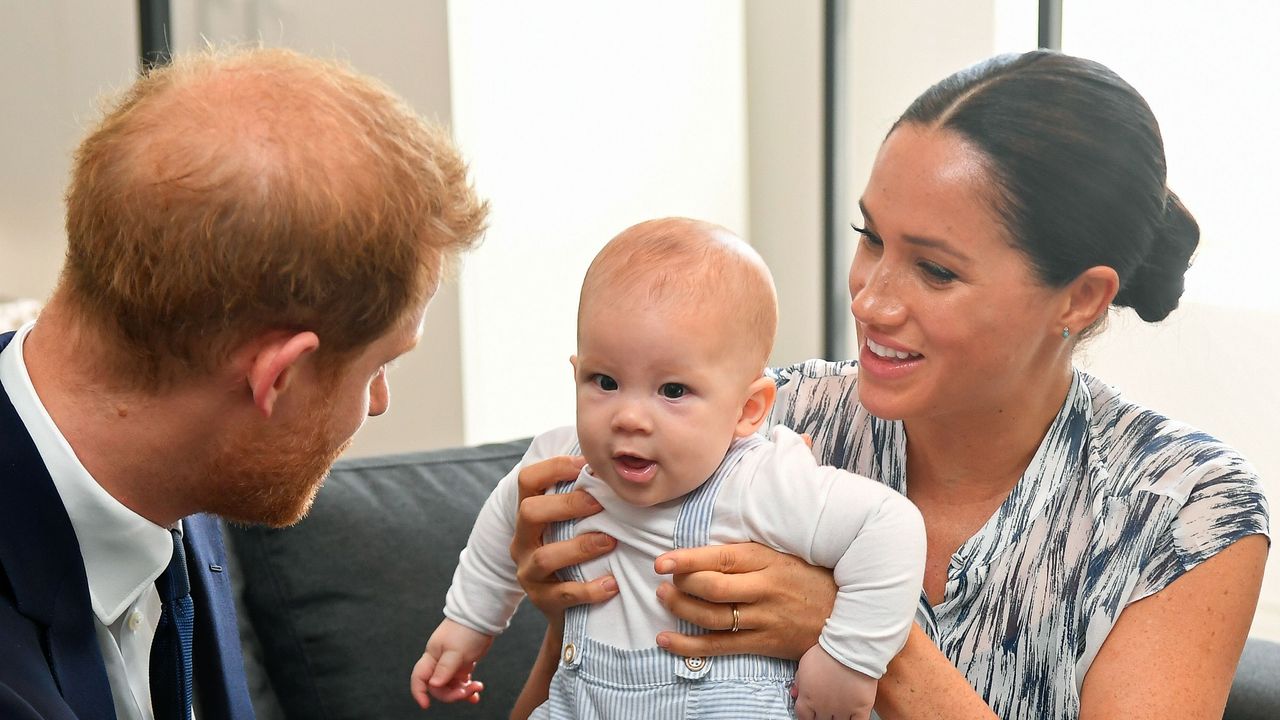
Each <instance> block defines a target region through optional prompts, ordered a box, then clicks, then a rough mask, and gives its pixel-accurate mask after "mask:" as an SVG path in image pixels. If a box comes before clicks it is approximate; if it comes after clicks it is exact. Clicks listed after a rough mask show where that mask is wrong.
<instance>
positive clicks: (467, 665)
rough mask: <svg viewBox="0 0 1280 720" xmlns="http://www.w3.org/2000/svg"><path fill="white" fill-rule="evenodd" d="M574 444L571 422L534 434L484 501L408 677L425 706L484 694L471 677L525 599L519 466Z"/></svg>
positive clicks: (415, 697) (412, 690)
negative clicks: (517, 558) (517, 557)
mask: <svg viewBox="0 0 1280 720" xmlns="http://www.w3.org/2000/svg"><path fill="white" fill-rule="evenodd" d="M573 442H574V433H573V428H561V429H559V430H553V431H551V432H548V433H544V434H542V435H539V436H538V437H536V438H534V439H533V442H532V444H530V446H529V450H528V451H527V452H526V453H525V455H524V457H523V458H521V460H520V464H519V465H517V466H516V467H515V468H514V469H512V470H511V472H509V473H507V475H506V476H505V477H503V478H502V479H501V480H499V481H498V485H497V487H496V488H494V490H493V492H492V493H491V494H490V495H489V498H488V499H487V500H485V503H484V506H483V507H482V508H481V509H480V515H479V516H478V517H477V518H476V522H475V524H474V525H473V526H472V528H471V535H470V537H469V538H468V539H467V546H466V547H465V548H463V550H462V554H461V555H460V556H459V558H458V567H457V569H455V570H454V573H453V582H452V584H450V586H449V592H448V594H447V595H446V596H445V609H444V613H445V617H446V619H445V620H444V622H442V623H440V625H439V627H437V628H436V630H435V632H434V633H432V635H431V638H430V639H429V640H428V641H427V648H426V651H425V652H424V653H423V655H422V657H421V658H420V659H419V660H418V662H417V664H415V665H414V667H413V672H412V674H411V676H410V681H409V685H410V691H411V692H412V693H413V697H414V699H415V700H416V701H417V702H418V704H419V705H421V706H422V707H423V708H425V707H427V705H428V704H429V702H430V700H429V696H430V697H435V698H436V699H438V700H442V701H444V702H456V701H458V700H463V699H466V700H469V701H470V702H477V701H478V700H479V695H477V693H478V692H479V690H480V688H481V687H482V686H481V685H480V683H477V682H474V681H472V680H471V671H472V670H473V669H474V668H475V664H476V662H477V661H479V660H480V658H481V657H483V656H484V653H485V652H487V651H488V649H489V645H490V644H491V643H492V642H493V638H494V636H496V635H498V634H499V633H501V632H502V631H503V630H505V629H506V628H507V625H508V623H510V622H511V617H512V616H513V615H514V614H515V611H516V607H517V606H518V605H519V604H520V600H521V599H523V597H524V592H523V591H522V590H521V589H520V584H519V582H517V580H516V568H515V563H514V562H513V561H512V559H511V551H510V546H511V539H512V535H513V533H514V532H515V519H516V512H517V507H516V506H517V503H518V502H519V497H520V489H519V476H520V470H521V468H523V467H525V466H526V465H529V464H532V463H535V462H539V461H541V460H545V459H546V458H548V457H552V456H554V455H557V454H560V453H563V452H565V450H567V449H568V448H569V447H571V446H572V444H573Z"/></svg>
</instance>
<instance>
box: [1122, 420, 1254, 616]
mask: <svg viewBox="0 0 1280 720" xmlns="http://www.w3.org/2000/svg"><path fill="white" fill-rule="evenodd" d="M1203 437H1205V439H1206V440H1207V441H1208V442H1206V444H1205V446H1204V448H1203V449H1202V451H1201V452H1199V453H1196V454H1195V456H1194V457H1193V458H1191V459H1189V460H1188V464H1190V463H1193V462H1194V465H1192V469H1191V470H1189V471H1187V472H1188V473H1189V474H1191V475H1193V476H1194V478H1193V480H1191V481H1190V482H1189V485H1190V492H1189V493H1188V494H1187V496H1186V502H1185V503H1183V505H1182V507H1181V508H1180V509H1179V510H1178V511H1177V513H1176V514H1175V515H1174V517H1173V519H1172V521H1171V523H1170V527H1169V531H1168V532H1165V533H1162V534H1161V535H1160V537H1159V540H1158V541H1157V543H1156V545H1155V547H1154V548H1153V551H1152V555H1151V558H1150V561H1149V562H1148V563H1147V565H1146V567H1145V568H1144V569H1143V572H1142V575H1141V576H1140V577H1139V579H1138V583H1137V585H1136V586H1135V587H1134V591H1133V594H1132V596H1131V597H1130V598H1129V602H1136V601H1138V600H1141V599H1143V598H1145V597H1148V596H1150V595H1153V594H1155V593H1158V592H1160V591H1161V590H1163V589H1165V588H1166V587H1168V586H1169V584H1170V583H1172V582H1173V581H1174V580H1177V579H1178V578H1180V577H1182V575H1183V574H1185V573H1186V572H1187V571H1188V570H1191V569H1192V568H1194V567H1196V566H1197V565H1199V564H1200V563H1202V562H1204V561H1205V560H1208V559H1209V558H1211V557H1213V556H1214V555H1216V554H1217V553H1219V552H1221V551H1222V550H1223V549H1224V548H1226V547H1227V546H1229V545H1231V544H1232V543H1234V542H1235V541H1237V540H1239V539H1241V538H1244V537H1247V536H1249V535H1265V536H1267V537H1268V538H1270V521H1269V510H1268V506H1267V499H1266V496H1265V495H1264V494H1263V492H1262V484H1261V481H1260V480H1259V478H1258V475H1257V472H1256V471H1255V470H1254V468H1253V466H1252V465H1251V464H1249V462H1248V461H1246V460H1245V459H1244V458H1242V457H1240V455H1239V454H1237V453H1235V452H1234V451H1232V450H1231V449H1229V448H1226V447H1225V446H1222V445H1221V444H1219V443H1217V442H1216V441H1213V440H1211V439H1209V438H1208V437H1207V436H1203Z"/></svg>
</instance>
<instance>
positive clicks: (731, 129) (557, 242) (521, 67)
mask: <svg viewBox="0 0 1280 720" xmlns="http://www.w3.org/2000/svg"><path fill="white" fill-rule="evenodd" d="M449 37H450V42H451V71H452V77H453V111H454V129H455V133H456V135H457V138H458V141H459V143H460V144H461V146H462V149H463V152H464V153H465V154H466V155H467V156H468V157H469V158H470V159H471V162H472V168H473V169H474V171H475V175H476V178H477V181H478V184H479V187H480V191H481V192H482V193H483V194H484V195H486V196H487V197H488V198H490V199H491V201H492V203H493V215H492V223H491V229H490V231H489V234H488V237H487V239H486V241H485V245H484V247H483V248H481V249H480V251H478V252H476V253H474V254H473V255H472V256H471V257H470V258H469V259H468V261H467V266H466V269H465V271H464V273H463V276H462V281H461V302H462V342H463V353H464V357H465V358H466V360H465V362H464V364H463V388H464V390H463V397H464V399H465V403H466V412H465V415H466V440H467V442H471V443H475V442H483V441H487V440H501V439H508V438H512V437H518V436H522V435H528V434H531V433H535V432H539V431H542V430H545V429H547V428H549V427H552V426H555V425H557V424H566V423H572V422H573V397H574V392H573V383H572V376H571V370H570V367H569V360H568V358H569V356H570V355H571V354H572V353H573V352H574V347H575V342H574V335H575V317H576V309H577V294H578V288H579V285H580V283H581V280H582V275H583V273H584V272H585V270H586V267H587V264H588V263H589V262H590V260H591V258H592V257H593V256H594V254H595V252H596V251H597V250H598V249H599V248H600V247H601V246H602V245H603V244H604V243H605V242H606V241H608V240H609V238H611V237H612V236H613V235H615V234H617V233H618V232H619V231H621V230H622V229H624V228H625V227H627V226H629V225H631V224H633V223H635V222H638V221H640V220H645V219H648V218H653V217H661V216H666V215H689V216H693V217H698V218H704V219H707V220H712V221H715V222H719V223H721V224H723V225H726V226H727V227H729V228H731V229H734V230H737V231H739V232H743V231H744V230H745V225H746V222H747V217H748V214H747V186H746V105H745V90H744V86H745V80H744V77H743V10H742V5H741V3H740V2H715V3H710V2H708V3H702V2H699V3H687V2H681V1H679V0H664V1H663V2H646V3H600V2H594V1H591V0H576V1H566V0H558V1H556V2H538V3H517V2H503V1H501V0H466V1H464V2H453V3H450V6H449Z"/></svg>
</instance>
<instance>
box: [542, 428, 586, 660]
mask: <svg viewBox="0 0 1280 720" xmlns="http://www.w3.org/2000/svg"><path fill="white" fill-rule="evenodd" d="M566 454H568V455H580V454H582V448H581V446H579V445H578V443H577V442H574V444H573V447H572V448H570V449H569V451H568V453H566ZM586 471H587V469H586V468H583V472H586ZM577 485H578V478H574V479H572V480H566V481H564V482H560V483H556V486H555V487H554V488H552V489H551V490H550V493H551V494H554V495H562V494H564V493H567V492H572V491H573V489H574V488H575V487H577ZM577 533H578V520H577V518H570V519H568V520H563V521H560V522H555V523H552V524H551V525H550V527H548V528H547V533H546V541H547V542H560V541H562V540H572V539H573V537H574V536H575V535H577ZM557 575H558V576H559V578H560V579H561V580H563V581H565V582H584V580H585V578H584V576H583V574H582V568H581V566H578V565H571V566H569V567H567V568H564V569H563V570H561V571H559V572H558V573H557ZM587 610H588V606H587V605H575V606H573V607H571V608H569V609H568V610H565V613H564V639H563V641H562V642H561V644H560V662H561V664H563V665H565V666H567V667H577V666H578V665H579V664H580V663H581V662H582V654H581V652H579V648H580V647H581V646H582V638H583V636H584V635H585V634H586V630H587Z"/></svg>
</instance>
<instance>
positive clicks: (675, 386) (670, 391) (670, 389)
mask: <svg viewBox="0 0 1280 720" xmlns="http://www.w3.org/2000/svg"><path fill="white" fill-rule="evenodd" d="M688 391H689V389H688V388H686V387H685V386H684V385H681V384H680V383H666V384H665V385H663V386H662V387H660V388H658V392H660V393H662V397H664V398H666V399H668V400H676V399H678V398H682V397H684V394H685V393H686V392H688Z"/></svg>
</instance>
